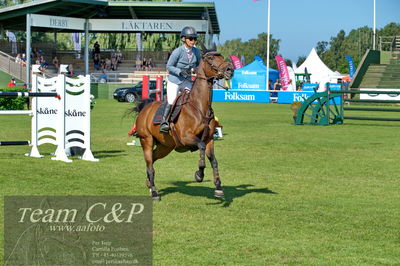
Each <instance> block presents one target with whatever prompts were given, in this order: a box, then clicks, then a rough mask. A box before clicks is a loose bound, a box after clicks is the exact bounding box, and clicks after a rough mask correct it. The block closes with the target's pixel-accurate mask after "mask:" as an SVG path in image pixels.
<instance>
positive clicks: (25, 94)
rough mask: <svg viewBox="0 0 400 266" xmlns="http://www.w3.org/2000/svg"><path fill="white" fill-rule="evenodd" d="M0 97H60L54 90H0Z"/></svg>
mask: <svg viewBox="0 0 400 266" xmlns="http://www.w3.org/2000/svg"><path fill="white" fill-rule="evenodd" d="M0 97H24V98H27V97H60V96H59V95H58V94H57V93H56V92H22V91H21V92H20V91H0Z"/></svg>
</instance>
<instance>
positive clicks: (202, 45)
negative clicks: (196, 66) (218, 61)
mask: <svg viewBox="0 0 400 266" xmlns="http://www.w3.org/2000/svg"><path fill="white" fill-rule="evenodd" d="M201 51H202V53H203V54H206V53H207V48H206V47H205V46H204V44H203V43H201Z"/></svg>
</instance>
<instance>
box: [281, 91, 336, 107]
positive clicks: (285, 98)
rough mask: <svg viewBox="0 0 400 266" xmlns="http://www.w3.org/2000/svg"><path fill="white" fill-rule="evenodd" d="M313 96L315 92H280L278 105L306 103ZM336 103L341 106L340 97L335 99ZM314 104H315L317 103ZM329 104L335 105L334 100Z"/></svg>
mask: <svg viewBox="0 0 400 266" xmlns="http://www.w3.org/2000/svg"><path fill="white" fill-rule="evenodd" d="M313 94H314V92H313V91H279V92H278V103H293V102H304V101H305V100H307V99H308V98H309V97H311V96H312V95H313ZM334 101H335V103H336V105H340V104H341V100H340V97H335V98H334ZM313 103H315V101H314V102H313ZM329 103H330V104H333V100H331V101H330V102H329Z"/></svg>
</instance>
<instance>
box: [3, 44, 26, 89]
mask: <svg viewBox="0 0 400 266" xmlns="http://www.w3.org/2000/svg"><path fill="white" fill-rule="evenodd" d="M0 69H1V70H2V71H4V72H6V73H8V74H10V75H11V76H13V77H15V78H17V79H19V80H23V81H25V82H26V67H25V66H23V65H20V64H18V63H16V62H15V58H14V57H12V56H10V55H8V54H6V53H4V52H2V51H0Z"/></svg>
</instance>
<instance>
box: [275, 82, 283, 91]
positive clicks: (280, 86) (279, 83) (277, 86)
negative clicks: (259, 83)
mask: <svg viewBox="0 0 400 266" xmlns="http://www.w3.org/2000/svg"><path fill="white" fill-rule="evenodd" d="M281 89H282V83H281V80H280V79H277V80H276V82H275V84H274V90H275V91H280V90H281Z"/></svg>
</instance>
